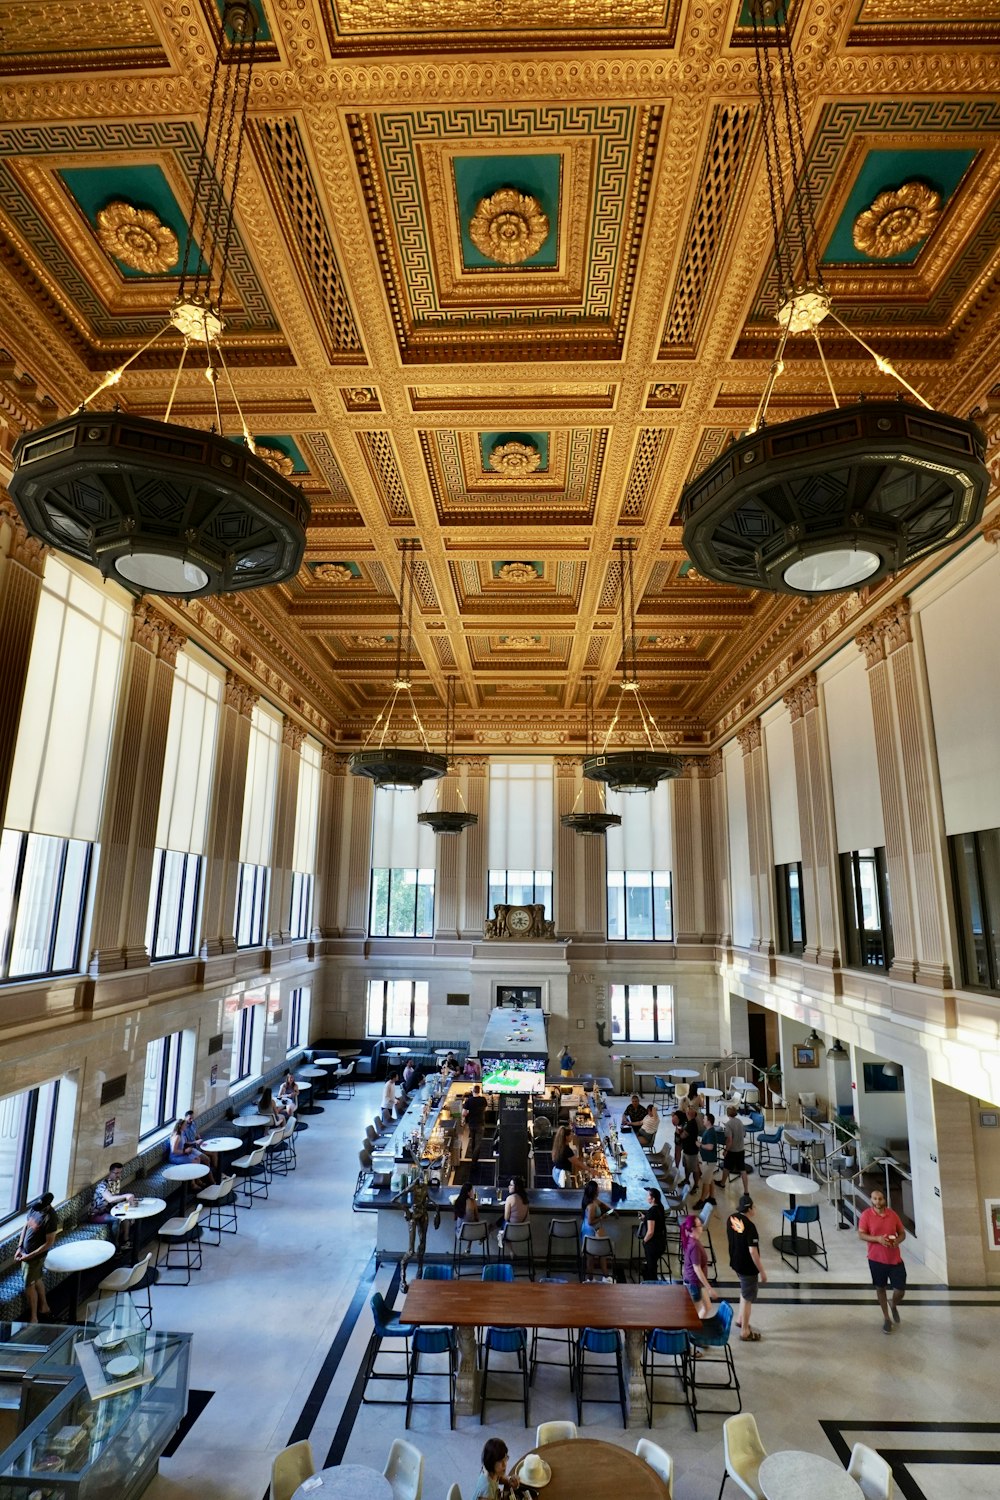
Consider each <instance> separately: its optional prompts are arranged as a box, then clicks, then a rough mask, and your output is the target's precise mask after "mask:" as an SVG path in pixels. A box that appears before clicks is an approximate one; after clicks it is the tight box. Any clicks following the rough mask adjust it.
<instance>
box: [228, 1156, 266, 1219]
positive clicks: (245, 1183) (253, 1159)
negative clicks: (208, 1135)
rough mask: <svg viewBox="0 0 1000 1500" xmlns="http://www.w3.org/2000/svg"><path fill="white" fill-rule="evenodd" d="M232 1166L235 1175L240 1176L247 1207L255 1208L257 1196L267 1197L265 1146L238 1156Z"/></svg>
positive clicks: (241, 1188) (241, 1189)
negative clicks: (254, 1201)
mask: <svg viewBox="0 0 1000 1500" xmlns="http://www.w3.org/2000/svg"><path fill="white" fill-rule="evenodd" d="M231 1167H232V1171H233V1175H234V1176H235V1177H237V1178H239V1181H240V1191H241V1192H242V1194H243V1201H244V1204H245V1206H246V1207H247V1208H253V1200H254V1199H255V1198H266V1197H267V1195H268V1194H267V1167H266V1166H265V1164H264V1147H263V1146H258V1147H257V1149H256V1151H249V1152H248V1153H247V1155H246V1156H238V1157H237V1158H236V1160H235V1161H234V1162H232V1163H231Z"/></svg>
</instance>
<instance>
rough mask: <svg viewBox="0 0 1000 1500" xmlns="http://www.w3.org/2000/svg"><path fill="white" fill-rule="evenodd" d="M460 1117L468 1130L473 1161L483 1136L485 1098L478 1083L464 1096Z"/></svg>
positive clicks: (477, 1153) (470, 1153)
mask: <svg viewBox="0 0 1000 1500" xmlns="http://www.w3.org/2000/svg"><path fill="white" fill-rule="evenodd" d="M462 1119H463V1120H464V1121H465V1124H466V1126H467V1128H468V1131H469V1155H470V1157H471V1158H472V1160H473V1161H475V1160H476V1158H477V1156H478V1155H479V1143H480V1141H481V1140H482V1138H483V1121H484V1120H485V1119H486V1098H485V1096H484V1094H483V1091H482V1089H481V1088H480V1086H479V1084H478V1083H477V1084H476V1085H475V1086H474V1087H473V1090H472V1093H471V1094H466V1096H465V1102H464V1104H463V1105H462Z"/></svg>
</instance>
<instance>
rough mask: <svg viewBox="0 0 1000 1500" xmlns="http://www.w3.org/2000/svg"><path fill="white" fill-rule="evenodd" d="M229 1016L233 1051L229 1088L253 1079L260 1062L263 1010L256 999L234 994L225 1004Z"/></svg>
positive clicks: (262, 1049) (262, 1058)
mask: <svg viewBox="0 0 1000 1500" xmlns="http://www.w3.org/2000/svg"><path fill="white" fill-rule="evenodd" d="M226 1010H227V1011H229V1012H230V1013H231V1014H232V1016H233V1052H232V1061H231V1062H230V1065H229V1082H230V1086H234V1085H236V1084H238V1083H242V1082H243V1080H244V1079H245V1078H255V1077H256V1076H257V1075H258V1074H259V1073H260V1071H261V1067H262V1066H263V1061H264V1026H265V1023H266V1020H267V1016H266V1010H267V1007H266V1005H265V1004H264V1003H263V1001H262V1000H261V999H260V998H259V997H257V998H254V999H253V1000H251V999H250V997H249V996H243V997H240V996H239V995H234V996H232V997H230V999H228V1000H227V1001H226Z"/></svg>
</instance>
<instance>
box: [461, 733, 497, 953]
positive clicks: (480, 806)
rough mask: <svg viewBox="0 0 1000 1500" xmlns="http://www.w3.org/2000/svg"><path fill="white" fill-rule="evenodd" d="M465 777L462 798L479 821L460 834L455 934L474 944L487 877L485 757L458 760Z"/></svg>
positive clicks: (480, 927) (483, 907)
mask: <svg viewBox="0 0 1000 1500" xmlns="http://www.w3.org/2000/svg"><path fill="white" fill-rule="evenodd" d="M462 765H463V768H464V770H465V772H466V775H467V781H466V791H465V799H466V803H467V804H468V808H469V811H470V812H471V813H475V814H476V815H477V816H478V818H479V822H478V823H476V824H475V825H474V826H473V827H472V828H467V829H466V830H465V832H464V833H463V834H462V838H463V840H464V841H465V848H464V850H463V851H462V852H463V855H464V858H465V880H464V883H463V901H462V909H461V911H460V913H459V919H458V920H459V933H460V935H461V937H462V938H463V939H465V940H466V941H474V940H475V939H476V938H481V937H482V935H483V922H484V921H485V919H486V915H487V913H486V887H487V880H488V876H489V867H488V864H487V861H488V860H489V848H490V845H489V838H488V827H487V817H488V815H489V814H488V808H487V805H486V804H487V800H488V799H487V795H486V793H487V788H488V785H489V774H490V763H489V760H488V759H487V757H486V756H485V755H476V756H466V757H464V758H463V761H462ZM490 915H492V913H490Z"/></svg>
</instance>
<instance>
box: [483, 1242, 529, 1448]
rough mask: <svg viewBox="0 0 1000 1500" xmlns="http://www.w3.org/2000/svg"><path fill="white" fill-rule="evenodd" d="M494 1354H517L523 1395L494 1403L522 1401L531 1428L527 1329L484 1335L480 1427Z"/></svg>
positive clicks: (495, 1330) (489, 1331)
mask: <svg viewBox="0 0 1000 1500" xmlns="http://www.w3.org/2000/svg"><path fill="white" fill-rule="evenodd" d="M491 1269H499V1270H504V1269H509V1267H493V1268H491ZM491 1350H492V1352H493V1353H494V1354H516V1355H517V1368H518V1370H519V1371H520V1372H521V1395H520V1396H494V1397H493V1400H494V1401H518V1400H520V1401H522V1402H523V1403H524V1425H525V1427H527V1426H529V1425H530V1424H529V1421H528V1402H529V1399H530V1398H529V1390H528V1386H529V1381H528V1330H527V1329H526V1328H487V1329H486V1330H485V1332H484V1334H483V1341H482V1344H481V1345H480V1351H481V1362H482V1376H481V1378H482V1395H481V1397H480V1401H479V1425H480V1426H482V1425H483V1423H484V1422H485V1420H486V1388H487V1385H488V1383H489V1375H490V1351H491Z"/></svg>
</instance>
